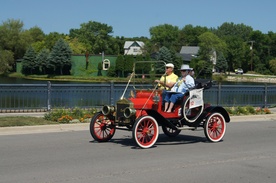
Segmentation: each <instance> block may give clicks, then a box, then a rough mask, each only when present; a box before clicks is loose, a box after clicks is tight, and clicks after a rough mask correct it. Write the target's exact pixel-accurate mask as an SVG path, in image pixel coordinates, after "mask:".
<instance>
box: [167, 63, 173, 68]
mask: <svg viewBox="0 0 276 183" xmlns="http://www.w3.org/2000/svg"><path fill="white" fill-rule="evenodd" d="M166 67H171V68H174V65H173V64H172V63H168V64H166Z"/></svg>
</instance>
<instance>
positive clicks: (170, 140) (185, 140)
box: [90, 134, 208, 149]
mask: <svg viewBox="0 0 276 183" xmlns="http://www.w3.org/2000/svg"><path fill="white" fill-rule="evenodd" d="M206 142H208V140H207V139H206V138H205V137H200V136H194V135H182V134H179V135H178V136H176V137H168V136H167V135H165V134H159V137H158V139H157V142H156V143H155V145H153V146H152V147H151V148H155V147H157V146H167V145H185V144H194V143H206ZM90 143H98V142H97V141H95V140H93V141H90ZM105 143H106V142H105ZM107 143H116V144H120V145H122V146H123V147H131V149H141V148H140V147H139V146H138V145H137V144H136V143H135V141H134V140H133V139H132V136H131V135H125V136H124V137H123V138H113V139H111V140H110V141H108V142H107Z"/></svg>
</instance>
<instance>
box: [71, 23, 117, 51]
mask: <svg viewBox="0 0 276 183" xmlns="http://www.w3.org/2000/svg"><path fill="white" fill-rule="evenodd" d="M80 26H81V27H80V28H79V29H70V31H69V35H70V37H72V38H78V39H79V41H80V42H82V43H84V44H85V45H86V48H87V49H88V50H89V52H90V53H94V54H98V53H101V52H102V51H104V52H105V54H111V53H110V52H111V49H109V47H110V46H112V45H111V44H112V43H111V42H110V40H111V35H110V34H111V33H113V28H112V26H108V25H107V24H102V23H99V22H94V21H89V22H88V23H82V24H81V25H80Z"/></svg>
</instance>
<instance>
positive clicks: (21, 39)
mask: <svg viewBox="0 0 276 183" xmlns="http://www.w3.org/2000/svg"><path fill="white" fill-rule="evenodd" d="M23 26H24V24H23V22H22V21H20V20H14V19H8V20H7V21H5V22H3V24H2V25H0V48H2V50H9V51H11V52H12V53H13V55H14V61H15V60H17V59H19V58H22V57H23V55H24V54H25V51H26V50H27V47H28V46H29V45H30V43H31V37H30V35H29V34H27V33H26V31H24V30H23ZM12 65H15V63H13V64H12Z"/></svg>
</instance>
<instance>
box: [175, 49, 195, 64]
mask: <svg viewBox="0 0 276 183" xmlns="http://www.w3.org/2000/svg"><path fill="white" fill-rule="evenodd" d="M198 51H199V46H182V47H181V50H180V53H179V55H180V56H181V57H182V60H183V61H184V62H190V61H191V60H192V59H193V58H194V57H197V55H198Z"/></svg>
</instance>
